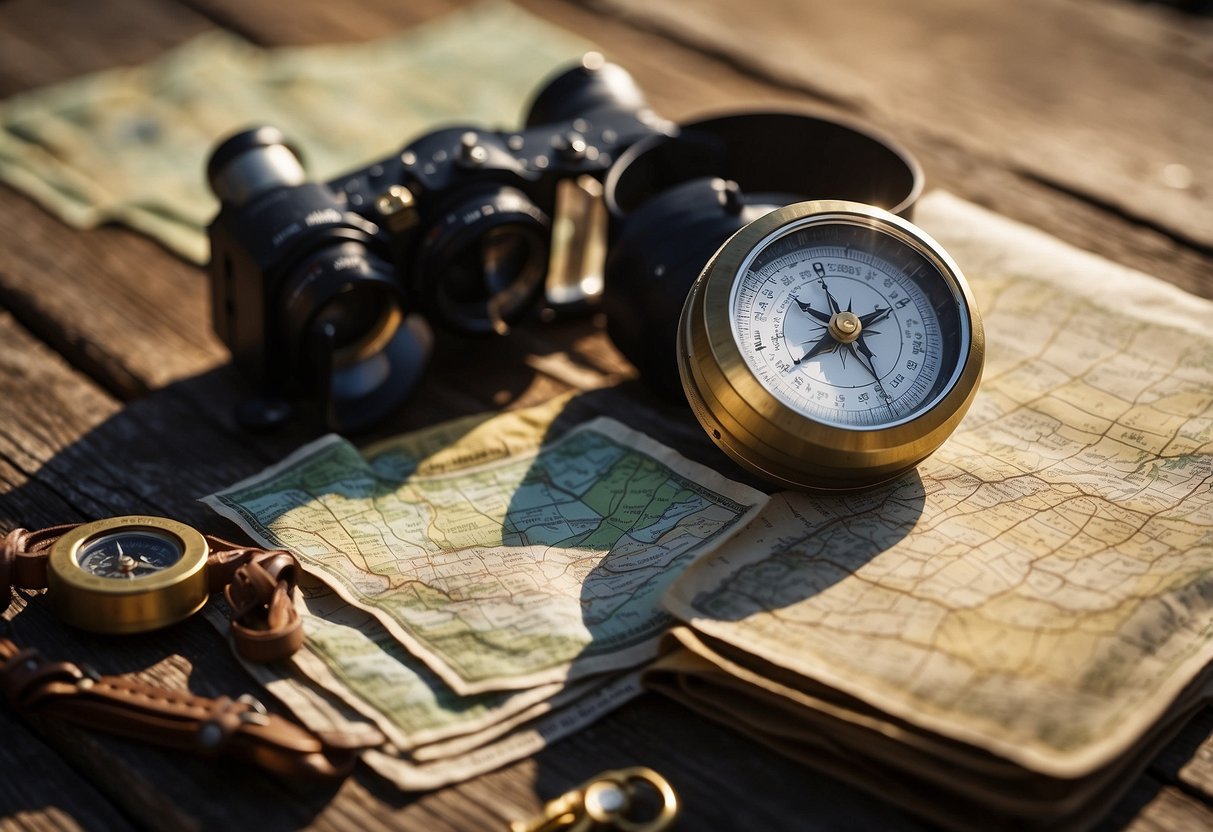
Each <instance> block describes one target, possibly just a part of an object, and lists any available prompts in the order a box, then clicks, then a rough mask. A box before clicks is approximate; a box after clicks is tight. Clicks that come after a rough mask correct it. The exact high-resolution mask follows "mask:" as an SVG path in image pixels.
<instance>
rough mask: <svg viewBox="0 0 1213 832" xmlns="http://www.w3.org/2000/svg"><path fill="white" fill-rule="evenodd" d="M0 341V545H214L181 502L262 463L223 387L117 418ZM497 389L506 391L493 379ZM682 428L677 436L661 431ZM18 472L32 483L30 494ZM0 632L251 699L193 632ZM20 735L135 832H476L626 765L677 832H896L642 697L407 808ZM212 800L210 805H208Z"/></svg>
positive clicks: (200, 628) (262, 450) (884, 818)
mask: <svg viewBox="0 0 1213 832" xmlns="http://www.w3.org/2000/svg"><path fill="white" fill-rule="evenodd" d="M0 338H3V340H4V343H5V344H6V345H7V346H8V349H7V350H6V351H5V353H4V361H5V362H7V363H6V364H5V365H3V366H2V367H0V369H2V370H3V372H0V385H3V386H4V388H6V389H3V390H0V408H3V409H2V410H0V419H2V421H3V423H4V424H6V425H9V426H10V427H9V429H8V430H7V431H5V432H3V433H0V460H2V461H4V464H5V471H6V479H7V481H8V485H9V488H10V490H9V491H8V492H7V493H6V494H4V495H3V496H2V497H0V517H3V518H5V522H6V527H5V528H6V529H7V528H8V527H10V526H11V525H13V524H14V523H15V522H20V523H21V524H23V525H27V526H30V527H34V526H39V525H42V524H45V523H50V522H56V521H61V520H71V519H77V518H80V517H82V516H86V515H87V516H97V515H105V514H110V513H124V512H133V511H138V512H149V513H158V514H165V515H171V516H177V517H182V518H183V519H186V520H191V521H193V522H195V523H197V524H198V525H200V526H202V527H203V528H207V529H209V530H217V529H216V525H217V521H216V520H215V519H214V518H213V517H208V516H206V515H205V509H203V508H202V507H201V506H199V505H198V504H196V503H194V502H193V500H192V497H193V496H194V495H197V494H201V493H205V492H207V491H209V490H210V489H212V488H214V487H215V486H217V485H220V484H223V483H227V482H230V481H232V480H234V479H236V478H237V477H240V476H243V475H245V474H247V473H249V472H250V471H251V470H255V469H256V468H258V467H260V466H261V465H262V464H264V459H263V458H262V457H263V456H269V455H271V454H272V453H274V452H276V451H273V450H272V449H271V448H270V446H268V445H261V444H258V443H254V442H252V441H251V440H250V441H249V442H248V444H247V445H242V444H241V442H242V441H243V437H236V436H233V435H231V434H228V433H226V432H224V431H223V430H221V429H220V428H219V427H217V426H216V425H215V424H214V423H213V422H212V421H211V420H210V416H209V414H208V413H207V412H206V410H205V409H204V408H200V407H198V406H197V405H196V402H197V401H201V400H208V399H210V398H211V397H212V395H213V394H214V393H215V392H216V391H217V390H219V389H222V388H224V387H227V386H230V385H229V382H230V380H225V379H222V378H220V377H218V375H217V374H216V373H212V374H207V375H204V376H201V377H199V378H196V379H190V380H186V381H182V382H179V383H177V384H174V385H171V386H169V387H167V388H165V389H163V390H160V391H157V392H155V393H152V394H151V395H149V396H148V397H146V398H144V399H143V400H141V401H139V402H136V403H134V404H132V405H129V406H127V407H124V408H119V407H118V405H117V403H115V402H114V401H112V400H111V399H108V398H107V397H106V396H105V394H104V393H103V392H102V391H100V390H99V389H97V388H96V387H93V386H92V385H90V384H89V383H88V382H87V381H86V380H84V379H83V378H82V377H80V376H79V375H78V374H77V373H75V372H73V371H72V370H71V369H70V368H69V367H67V366H66V365H65V364H64V363H63V361H62V360H61V359H60V358H58V357H57V356H56V355H54V354H53V353H51V352H50V351H49V350H47V349H46V348H45V347H43V346H42V345H40V344H39V343H37V342H36V341H34V340H33V339H32V338H31V337H30V336H29V335H28V334H27V333H24V332H23V331H21V330H20V329H19V328H18V327H16V326H15V325H14V324H13V322H12V320H11V319H10V318H7V317H4V318H0ZM520 363H521V362H516V361H515V360H514V357H513V356H510V355H508V354H506V355H504V356H503V357H501V358H497V357H496V356H489V357H485V358H484V359H483V364H484V370H485V373H486V376H488V377H491V378H494V379H496V378H497V374H498V371H499V370H504V369H505V365H507V364H520ZM504 377H505V378H506V380H507V382H506V383H509V375H508V373H505V374H504ZM544 383H546V382H544ZM485 389H486V390H487V389H489V388H485ZM530 389H531V388H530V387H528V388H527V389H524V390H523V391H522V393H521V398H523V399H526V398H527V397H528V396H529V391H530ZM550 392H551V391H543V390H540V391H538V395H541V396H544V397H546V396H547V395H549V394H550ZM460 405H462V403H457V406H460ZM641 409H642V408H637V410H641ZM48 413H49V414H54V418H53V419H52V420H51V421H50V422H49V423H47V424H46V425H45V429H43V426H42V424H41V423H39V422H38V421H37V420H36V419H34V418H32V417H34V416H35V415H39V414H48ZM432 415H433V414H429V415H427V418H428V417H429V416H432ZM649 418H653V417H649ZM658 418H664V417H658ZM681 421H682V422H686V421H688V420H687V419H685V418H684V419H683V420H681ZM675 423H676V424H678V423H679V420H675ZM686 427H687V425H685V424H682V425H681V427H680V428H678V429H685V428H686ZM687 435H688V436H694V435H695V434H694V433H692V432H689V431H688V433H687ZM699 439H700V440H701V439H702V437H699ZM271 441H274V442H276V441H278V440H276V439H275V440H271ZM697 441H698V440H697ZM701 444H702V443H701ZM26 472H36V473H34V475H33V477H32V478H31V477H28V476H27V474H26ZM48 493H50V494H54V495H57V496H58V502H57V503H50V502H46V501H44V498H45V496H46V495H47V494H48ZM83 507H87V508H83ZM8 617H9V618H10V619H11V621H12V628H13V632H14V637H15V638H16V639H17V640H18V641H19V642H20V643H22V644H25V645H31V646H37V647H38V648H39V649H41V650H42V651H43V652H44V654H45V655H47V656H52V657H64V658H70V659H72V660H75V661H85V662H88V663H90V664H92V665H93V666H94V667H96V668H97V669H98V670H100V671H101V672H103V673H122V672H133V673H135V674H136V675H138V676H139V677H140V678H143V679H146V680H148V681H153V682H155V683H158V684H162V685H168V686H174V687H177V686H188V687H189V688H190V689H191V690H193V691H195V692H197V693H201V694H204V695H219V694H224V695H238V694H241V693H252V694H254V695H257V694H259V690H258V688H257V686H256V684H255V683H254V682H253V681H252V680H251V679H250V678H249V677H247V676H246V675H245V674H244V673H243V671H242V670H240V668H239V667H238V666H237V665H236V664H235V662H234V660H233V659H232V658H231V657H230V655H229V653H228V650H227V647H226V645H224V644H223V643H222V642H221V640H220V639H219V637H218V636H217V635H216V634H215V633H214V632H212V631H211V630H210V628H209V627H207V625H206V624H205V623H204V622H202V621H201V620H199V619H194V620H191V621H187V622H184V623H183V624H180V625H177V626H175V627H173V628H170V629H169V630H167V631H164V632H162V633H155V634H150V635H145V636H138V637H127V638H122V639H114V638H107V637H103V636H92V635H89V634H85V633H79V632H75V631H69V630H68V629H67V628H65V627H63V626H62V625H61V624H59V623H58V622H57V621H55V620H54V619H53V618H52V617H51V614H50V613H49V611H48V609H47V607H46V605H45V604H44V603H42V599H41V598H40V597H38V595H37V594H34V595H33V596H32V597H29V598H26V597H25V594H22V596H21V597H19V598H18V599H17V601H16V602H15V603H14V604H13V608H12V609H10V610H9V613H8ZM34 725H35V727H36V729H37V730H38V732H39V734H40V735H41V736H42V737H43V738H44V739H45V741H46V742H47V743H48V744H49V745H50V746H52V747H53V748H54V749H55V750H57V751H58V752H59V753H60V754H62V755H63V757H64V758H65V759H67V760H70V762H71V764H72V766H73V767H74V768H76V769H78V770H80V771H81V772H82V773H83V775H84V776H85V777H86V778H87V779H88V780H89V781H90V782H93V783H95V784H97V786H98V787H99V788H101V789H102V790H103V791H104V792H105V793H106V794H108V795H110V796H111V797H112V798H113V799H114V801H115V802H116V803H117V804H118V805H119V806H120V807H121V809H122V811H123V812H125V813H126V814H128V815H129V816H130V817H131V818H132V819H134V820H135V821H136V822H137V823H139V824H146V825H151V826H156V827H161V828H168V827H172V828H205V827H211V826H219V825H222V824H223V823H224V822H225V821H230V819H231V818H234V817H239V818H241V821H242V823H245V824H248V825H254V824H256V825H263V824H268V825H270V826H283V825H292V826H294V825H311V826H314V827H315V828H319V829H330V828H331V829H338V828H351V826H356V827H359V828H370V827H375V826H382V825H386V824H391V825H392V826H394V827H398V828H411V829H434V828H444V827H445V828H451V829H461V828H463V829H466V828H487V827H490V826H497V825H499V824H501V823H502V822H503V820H505V819H507V818H508V817H509V816H510V815H513V814H517V813H518V812H520V811H529V810H533V809H534V808H536V807H537V805H538V801H539V797H538V796H536V795H535V793H534V792H533V788H534V784H535V783H536V782H538V783H539V784H540V787H541V792H540V794H541V795H543V796H547V795H550V794H554V793H556V792H558V791H562V790H564V789H566V788H568V787H570V786H571V785H573V784H574V783H575V782H579V781H580V780H581V779H584V778H585V777H587V776H589V775H590V774H593V773H594V772H595V771H597V770H600V769H602V768H607V767H611V766H616V765H622V764H625V763H631V762H637V761H646V762H650V763H651V764H653V765H657V766H658V767H659V768H661V769H664V770H666V771H669V772H670V773H671V776H677V777H678V778H679V788H680V789H682V790H683V791H684V795H685V797H686V798H687V800H688V804H689V806H690V807H693V808H690V809H689V818H690V819H691V822H692V823H696V822H701V823H703V824H708V823H710V822H711V819H712V818H714V817H721V816H724V817H736V818H742V817H749V816H755V813H757V816H759V817H762V818H763V819H764V822H765V824H766V826H767V827H768V828H772V829H779V828H785V829H793V828H802V827H801V824H800V822H799V820H797V819H798V818H800V817H802V816H804V815H805V813H808V812H810V810H813V806H814V804H815V803H816V802H817V801H818V800H824V797H825V795H831V796H832V804H833V805H834V806H835V807H836V808H835V809H834V810H832V811H834V812H837V814H836V815H830V814H828V813H827V814H824V815H823V814H821V813H820V811H818V812H817V813H818V816H820V817H824V818H829V817H833V818H834V819H835V820H837V819H839V818H842V817H843V816H844V813H845V816H847V817H853V818H859V819H860V820H863V819H865V818H871V819H873V820H874V821H879V823H880V825H882V826H894V827H899V826H901V825H903V822H902V821H901V820H900V816H899V815H898V814H897V813H896V812H894V811H893V810H890V809H887V808H885V807H882V806H873V805H872V804H870V802H869V801H866V800H864V799H862V798H860V797H858V796H851V795H850V794H846V795H843V796H839V795H837V794H835V786H834V785H833V784H831V783H830V782H829V781H828V780H824V779H821V778H818V777H817V776H816V775H808V774H804V775H803V779H802V774H801V773H800V772H799V770H796V773H795V774H794V775H793V774H792V773H791V772H790V771H789V767H788V764H787V763H786V762H785V761H783V760H781V759H779V758H777V757H775V756H774V755H772V754H768V753H766V752H759V751H757V750H756V749H755V748H754V747H753V746H752V744H750V743H749V742H748V741H746V740H744V739H742V738H740V737H736V736H733V735H731V734H728V732H726V731H724V729H722V728H719V727H715V726H709V725H707V724H706V723H703V722H702V721H701V720H699V719H698V718H696V717H694V716H692V715H691V714H689V713H687V712H685V711H684V710H683V709H681V708H678V707H677V706H675V705H674V704H673V703H670V702H667V701H665V700H660V699H657V698H656V697H649V698H647V699H645V700H644V701H643V702H642V703H641V704H638V705H635V706H631V707H629V708H626V709H625V710H624V711H623V712H621V713H620V714H618V715H616V716H614V717H611V718H609V719H607V720H605V721H604V722H602V723H600V724H599V725H597V726H595V727H594V728H593V729H591V730H589V731H586V732H583V733H581V734H579V735H577V736H575V737H573V738H570V739H569V740H566V741H565V742H563V743H561V744H559V745H558V746H556V747H553V748H551V749H549V750H547V751H546V752H544V753H543V754H541V755H539V757H538V758H537V759H536V760H534V761H530V762H524V763H519V764H517V765H515V766H513V767H510V768H507V769H505V770H503V771H501V772H497V773H495V774H493V775H491V776H490V777H487V778H482V779H478V780H475V781H472V782H470V783H467V784H463V785H461V786H459V787H457V788H455V789H451V790H444V791H442V792H436V793H433V794H430V795H425V796H421V797H417V798H413V797H408V796H404V795H400V794H398V793H395V792H394V791H393V790H391V789H388V788H386V787H384V786H383V785H382V784H380V783H378V782H377V781H376V780H375V778H374V777H373V776H372V775H370V774H369V773H367V772H363V773H361V774H360V775H359V776H357V777H355V778H353V779H351V780H349V781H347V782H346V783H343V784H342V785H341V786H340V787H339V788H338V789H336V790H335V791H334V790H323V789H321V790H300V789H299V788H298V787H292V786H291V785H289V784H284V783H281V782H279V781H276V780H274V779H272V778H269V777H266V776H263V775H260V774H259V773H257V772H252V771H248V770H246V769H244V768H239V767H237V768H238V770H239V776H238V777H233V776H232V768H231V767H230V766H227V765H224V766H214V765H212V764H210V763H207V762H206V761H202V760H196V759H193V758H189V757H185V756H181V755H174V754H170V753H167V752H164V751H161V750H159V749H155V748H149V747H146V746H143V745H140V744H137V743H131V742H127V741H124V740H120V739H116V738H111V737H106V736H104V735H99V734H92V733H87V732H86V733H81V732H80V731H78V730H75V729H73V728H70V727H67V726H64V725H62V724H56V723H49V722H46V721H36V722H35V723H34ZM722 749H725V750H726V752H727V754H728V755H729V757H728V759H731V758H733V757H736V758H738V759H741V758H744V759H746V761H747V764H746V771H745V772H744V773H738V772H734V771H730V770H726V769H723V768H721V765H720V763H721V761H722V760H723V759H726V758H724V757H721V756H719V755H720V754H721V750H722ZM713 754H715V755H717V756H713ZM791 776H794V777H795V778H796V780H797V782H798V783H799V785H798V787H797V788H796V789H788V788H786V782H787V781H786V779H785V780H782V781H781V779H780V778H781V777H782V778H787V777H791ZM781 782H782V783H784V785H783V786H780V785H779V784H780V783H781ZM756 791H757V793H759V794H760V796H761V806H757V807H756V806H754V805H753V804H751V803H750V802H748V801H751V800H753V795H754V793H755V792H756ZM764 791H765V792H766V793H763V792H764ZM216 795H222V799H221V800H216V799H214V798H215V796H216ZM767 815H769V817H767ZM781 819H782V820H781ZM823 828H824V827H823Z"/></svg>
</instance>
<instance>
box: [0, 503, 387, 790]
mask: <svg viewBox="0 0 1213 832" xmlns="http://www.w3.org/2000/svg"><path fill="white" fill-rule="evenodd" d="M77 525H78V524H70V525H64V526H52V527H50V528H46V529H41V530H39V531H28V530H26V529H14V530H13V531H11V532H9V533H8V535H6V536H5V538H4V541H3V544H2V545H0V591H3V592H4V600H3V602H0V603H2V606H0V611H3V609H7V607H8V604H9V603H10V601H11V600H12V591H11V588H12V587H18V588H21V589H44V588H45V587H46V563H47V558H48V557H49V556H50V549H51V547H52V546H53V545H54V544H55V541H56V540H58V539H59V538H60V537H61V536H63V535H64V534H66V533H67V532H69V531H71V530H72V529H74V528H76V526H77ZM205 537H206V541H207V545H208V546H209V547H210V554H209V556H208V558H207V576H208V580H209V581H210V589H211V592H218V591H219V590H220V589H222V590H223V594H224V596H225V598H226V599H227V603H228V606H229V607H230V608H231V634H232V641H233V643H234V644H235V647H236V650H237V652H238V653H239V654H240V655H241V656H243V657H244V658H246V659H248V660H250V661H255V662H269V661H277V660H279V659H284V658H286V657H288V656H290V655H291V654H292V653H294V652H295V651H296V650H298V649H299V647H300V645H302V643H303V626H302V621H301V620H300V618H299V614H298V613H297V612H296V611H295V608H294V605H293V604H292V603H291V593H292V591H293V590H294V587H295V580H296V577H297V575H298V570H299V564H298V562H297V561H296V560H295V557H294V555H292V554H291V553H290V552H287V551H285V550H266V549H257V548H253V547H248V546H241V545H239V544H236V543H232V542H231V541H227V540H224V539H222V538H219V537H213V536H211V535H205ZM0 693H3V695H4V697H5V698H6V699H7V700H8V702H9V704H10V705H11V706H12V707H13V709H14V710H16V711H18V712H21V713H38V714H46V715H49V716H54V717H59V718H62V719H66V720H69V721H71V722H75V723H78V724H81V725H85V726H88V727H91V728H95V729H97V730H100V731H106V732H108V733H112V734H118V735H121V736H125V737H130V738H132V739H138V740H144V741H147V742H152V743H155V744H157V745H162V746H166V747H168V748H175V749H178V750H181V751H189V752H193V753H197V754H202V755H208V756H218V755H223V754H227V755H232V756H236V757H240V758H243V759H245V760H248V761H250V762H252V763H254V764H256V765H259V766H261V767H263V768H265V769H268V770H269V771H272V772H274V773H276V774H281V775H285V776H289V777H317V778H339V777H344V776H345V775H346V774H348V773H349V772H350V770H351V769H352V768H353V766H354V764H355V763H356V762H357V760H358V755H359V754H360V753H361V752H362V751H363V750H364V749H367V748H372V747H374V746H376V745H380V744H382V743H383V741H384V738H383V736H382V735H381V734H380V733H379V732H378V731H377V730H375V729H374V728H371V727H369V726H368V727H367V729H366V730H365V731H364V732H361V733H344V732H330V733H314V732H311V731H308V730H307V729H305V728H303V727H301V726H299V725H297V724H295V723H294V722H291V721H290V720H288V719H285V718H283V717H280V716H277V715H275V714H271V713H268V712H267V711H266V710H265V707H264V706H263V705H262V704H261V703H260V702H258V701H257V700H256V699H254V698H252V697H249V696H242V697H240V698H239V699H229V698H227V697H220V698H218V699H208V698H206V697H201V696H194V695H193V694H191V693H189V692H188V691H178V690H166V689H163V688H157V687H153V686H151V685H147V684H144V683H143V682H139V681H137V680H134V679H130V678H127V677H122V676H101V675H99V674H97V672H96V671H94V670H92V669H91V668H89V667H88V666H87V665H76V664H72V663H70V662H51V661H47V660H46V659H45V658H43V657H42V655H41V654H40V653H39V652H38V651H37V650H35V649H32V648H25V649H22V648H21V647H19V646H18V645H17V644H16V643H15V642H13V641H12V640H11V639H9V638H7V637H4V636H3V635H0Z"/></svg>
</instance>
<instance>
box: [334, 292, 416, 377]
mask: <svg viewBox="0 0 1213 832" xmlns="http://www.w3.org/2000/svg"><path fill="white" fill-rule="evenodd" d="M401 317H402V316H401V312H400V306H399V305H398V304H397V302H396V297H395V295H394V294H393V293H392V292H391V291H390V290H388V289H387V288H386V287H385V286H383V285H382V284H378V283H351V284H349V285H347V286H346V287H344V290H343V291H342V292H340V293H339V294H337V295H336V296H334V297H333V298H332V299H331V300H330V301H328V302H327V303H326V304H325V305H324V306H322V307H321V308H320V309H319V310H318V311H317V312H316V319H315V320H316V324H317V325H319V326H321V327H326V326H331V327H332V332H333V347H334V353H333V363H334V364H335V365H336V366H338V367H348V366H350V365H352V364H355V363H357V362H359V361H362V360H364V359H366V358H368V357H369V356H371V355H374V354H376V353H378V352H379V351H380V350H382V349H383V347H384V345H385V344H386V343H387V342H388V341H389V340H390V339H391V337H392V335H393V334H394V333H395V331H396V327H398V326H399V325H400V321H401Z"/></svg>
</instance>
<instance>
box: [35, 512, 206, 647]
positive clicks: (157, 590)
mask: <svg viewBox="0 0 1213 832" xmlns="http://www.w3.org/2000/svg"><path fill="white" fill-rule="evenodd" d="M139 530H148V531H151V532H153V533H159V534H161V535H167V536H169V537H172V538H174V539H175V540H176V542H177V543H178V544H179V545H180V549H181V556H180V558H178V559H177V561H176V562H175V563H173V564H172V565H170V566H167V567H165V568H164V569H161V570H158V571H157V572H155V573H153V574H151V575H144V576H140V577H134V578H127V579H122V580H119V579H116V578H106V577H102V576H100V575H94V574H92V573H90V572H87V571H85V570H84V569H83V568H82V567H81V566H80V563H79V560H78V554H79V552H80V549H81V548H82V547H83V546H85V545H86V544H87V543H89V542H91V541H93V540H95V539H97V538H99V537H102V536H105V535H111V534H115V533H120V532H137V531H139ZM209 554H210V547H209V546H208V545H207V542H206V538H205V537H203V536H202V534H201V533H200V532H198V531H197V530H196V529H194V528H193V527H192V526H188V525H186V524H185V523H181V522H179V521H176V520H170V519H169V518H167V517H154V516H150V515H126V516H123V517H109V518H105V519H103V520H95V521H93V522H91V523H85V524H82V525H80V526H77V527H76V528H75V529H72V530H71V531H69V532H67V533H66V534H64V535H63V536H62V537H61V538H59V540H57V541H56V542H55V544H54V545H53V546H52V547H51V552H50V557H49V558H48V561H47V591H48V592H47V594H48V597H49V598H50V601H51V603H52V605H53V606H54V607H55V610H56V612H57V614H58V615H59V617H60V618H62V619H63V620H64V621H66V622H67V623H69V624H72V625H73V626H76V627H80V628H81V629H85V630H90V631H93V632H100V633H135V632H145V631H148V630H154V629H158V628H160V627H165V626H168V625H169V624H173V623H176V622H177V621H181V620H183V619H185V618H188V617H189V616H190V615H193V614H194V613H195V612H197V611H198V610H199V609H201V608H202V606H203V605H204V604H205V603H206V601H207V598H208V597H209V595H210V593H209V584H208V583H207V575H206V563H207V557H208V555H209Z"/></svg>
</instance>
